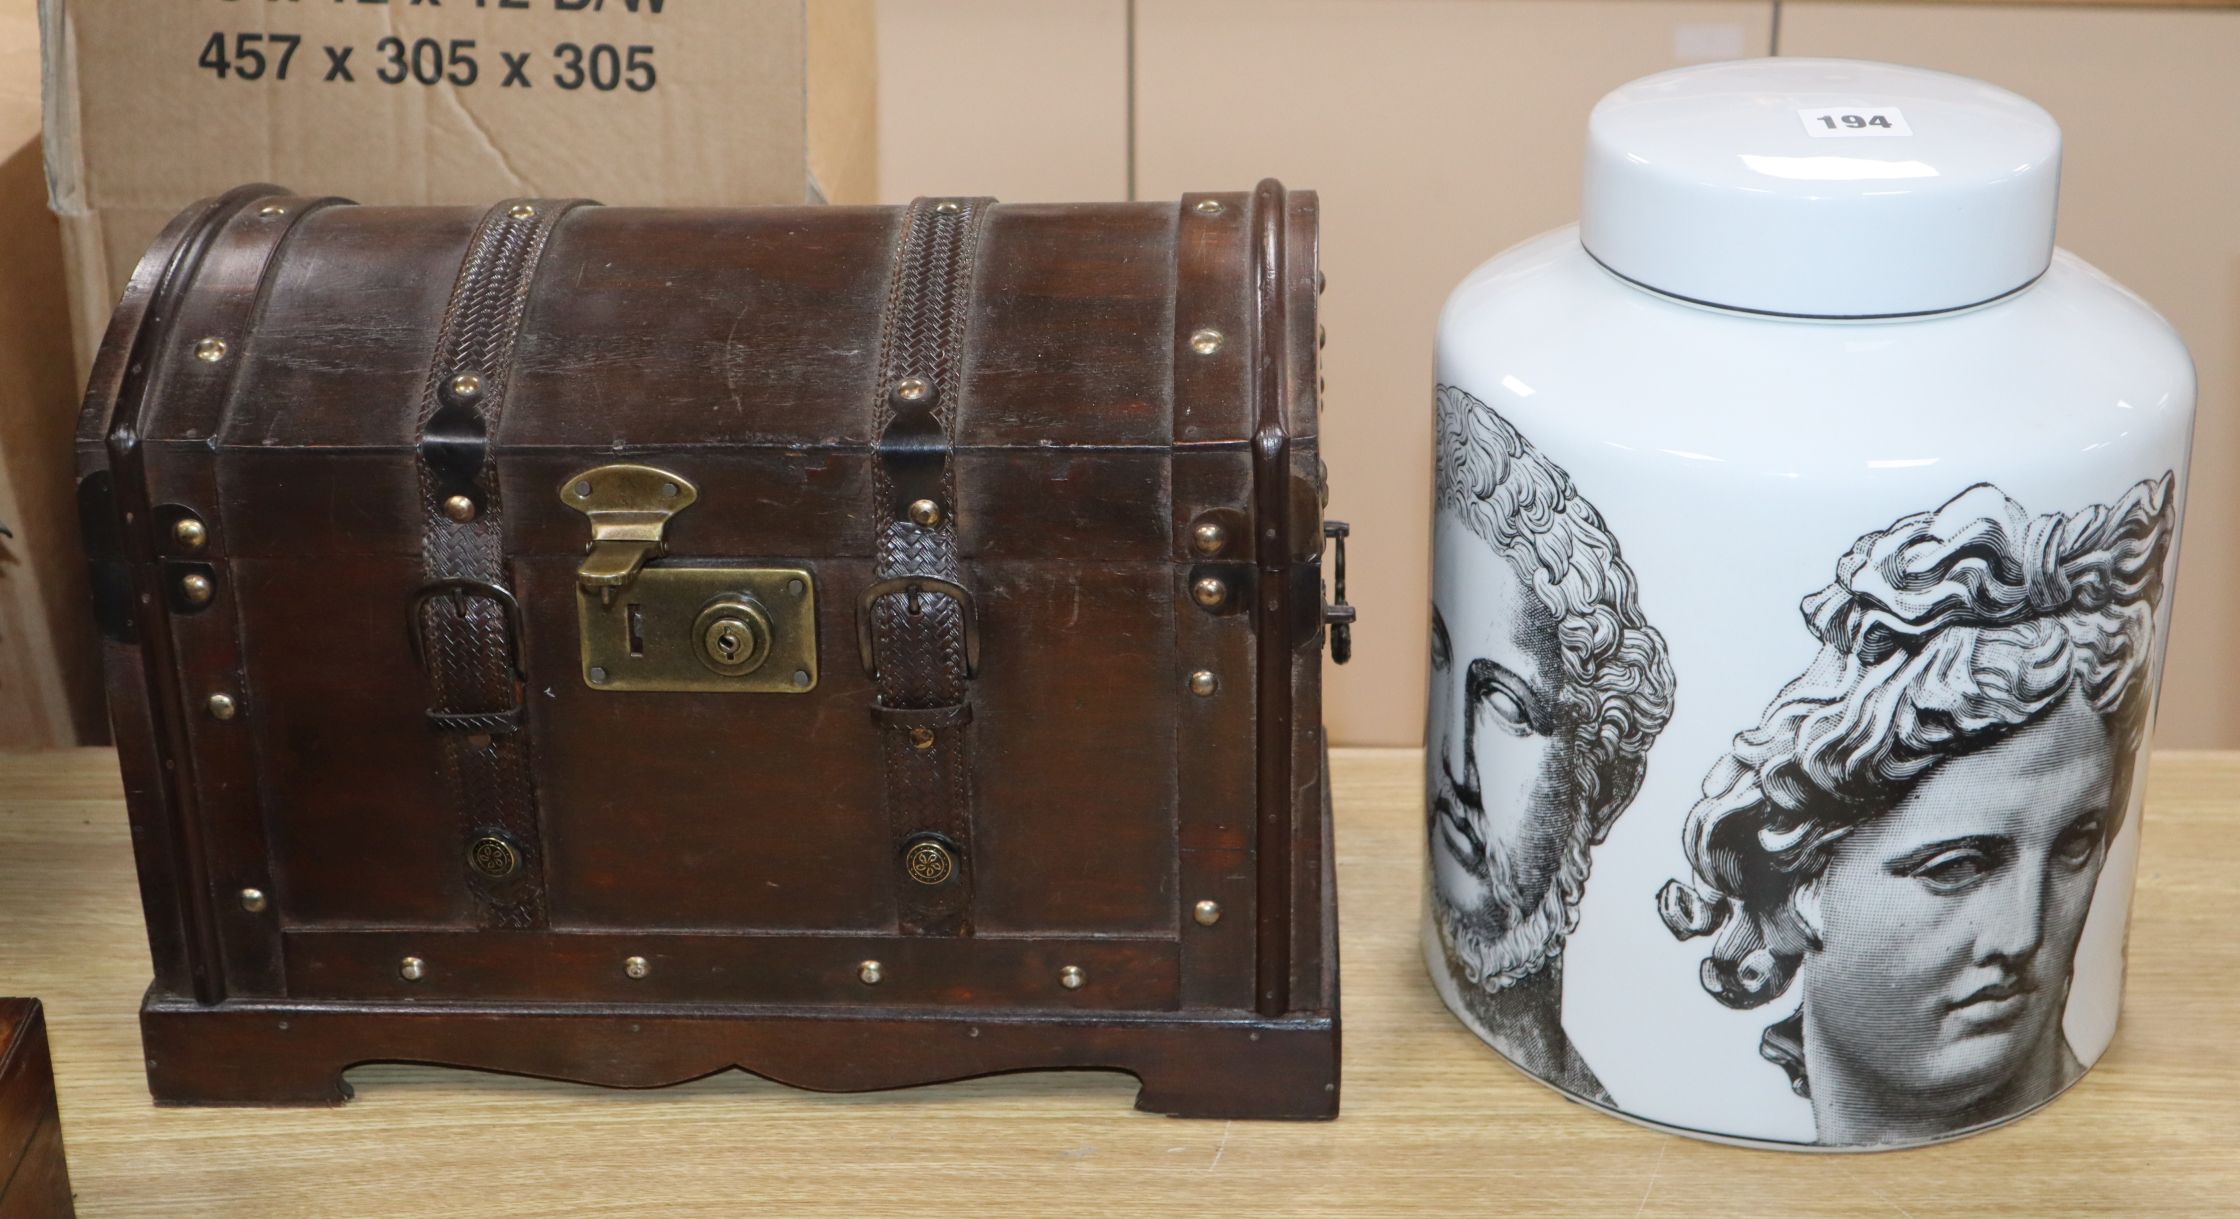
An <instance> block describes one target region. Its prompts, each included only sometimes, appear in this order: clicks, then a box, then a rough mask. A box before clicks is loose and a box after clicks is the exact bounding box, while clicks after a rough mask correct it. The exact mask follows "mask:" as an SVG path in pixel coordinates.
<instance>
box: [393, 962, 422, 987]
mask: <svg viewBox="0 0 2240 1219" xmlns="http://www.w3.org/2000/svg"><path fill="white" fill-rule="evenodd" d="M397 976H398V977H400V978H403V979H404V980H405V981H407V982H418V981H419V980H420V979H422V978H425V977H427V976H428V963H427V962H426V961H423V960H421V959H420V958H418V957H406V958H405V959H404V960H402V961H399V962H397Z"/></svg>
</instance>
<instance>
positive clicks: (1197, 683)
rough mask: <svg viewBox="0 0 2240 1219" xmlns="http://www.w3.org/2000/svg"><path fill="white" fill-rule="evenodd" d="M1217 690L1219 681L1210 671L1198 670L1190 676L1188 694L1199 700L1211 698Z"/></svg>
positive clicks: (1219, 687) (1219, 685) (1219, 684)
mask: <svg viewBox="0 0 2240 1219" xmlns="http://www.w3.org/2000/svg"><path fill="white" fill-rule="evenodd" d="M1219 689H1221V679H1220V678H1218V677H1215V676H1214V675H1213V670H1211V669H1200V670H1198V671H1197V672H1195V673H1192V674H1191V675H1190V693H1192V694H1195V695H1197V696H1198V697H1199V698H1212V697H1213V696H1214V692H1215V691H1218V690H1219Z"/></svg>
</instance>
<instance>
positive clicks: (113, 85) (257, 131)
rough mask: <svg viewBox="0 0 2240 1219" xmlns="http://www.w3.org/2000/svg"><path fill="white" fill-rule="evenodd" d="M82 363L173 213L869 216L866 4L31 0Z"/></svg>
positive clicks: (795, 0) (870, 78) (872, 110)
mask: <svg viewBox="0 0 2240 1219" xmlns="http://www.w3.org/2000/svg"><path fill="white" fill-rule="evenodd" d="M39 14H40V22H41V25H42V27H43V29H44V31H45V53H44V68H45V72H44V75H45V100H46V159H47V176H48V192H49V196H50V201H51V204H52V206H53V208H54V210H55V212H56V213H57V214H58V215H60V216H61V217H62V223H63V236H64V242H65V245H66V250H67V256H68V265H69V274H70V284H71V304H72V308H71V314H72V318H71V320H72V326H71V329H72V332H73V336H74V339H75V346H76V351H77V358H78V365H79V368H80V369H81V370H83V369H84V368H86V367H88V366H90V364H91V361H92V355H93V349H94V347H95V346H96V345H97V343H98V340H99V338H100V335H101V330H102V327H103V325H104V324H105V323H106V322H107V320H108V315H109V310H110V308H111V307H112V306H113V305H114V303H115V301H116V299H117V296H118V294H119V293H120V292H121V291H122V290H123V286H124V281H125V279H126V277H127V276H129V275H130V274H131V271H132V267H133V264H134V263H135V262H136V261H137V260H138V259H139V257H140V255H141V253H142V252H143V251H144V250H145V249H146V248H147V246H148V243H149V242H151V241H153V240H154V238H155V235H156V233H157V232H158V231H159V230H160V229H161V228H162V226H163V224H164V223H165V222H166V221H168V220H169V219H170V218H171V217H172V216H173V215H174V214H175V213H177V212H178V211H179V209H181V208H183V207H185V206H186V205H188V204H189V203H192V202H193V201H194V200H196V199H198V198H202V197H204V196H207V195H212V194H216V193H219V192H221V191H224V190H226V189H228V188H230V187H233V186H237V185H239V184H241V183H243V182H255V181H263V182H274V183H278V184H280V185H283V186H286V187H289V188H290V189H293V190H298V191H304V192H307V193H317V194H335V195H341V196H344V197H346V198H351V199H355V200H358V201H359V202H361V203H391V204H413V203H484V202H490V201H494V200H497V199H501V198H505V197H508V196H516V195H542V196H578V195H580V196H587V197H590V198H593V199H598V200H600V201H602V202H605V203H610V204H648V205H650V204H659V205H668V206H691V205H709V206H715V205H738V204H753V203H800V202H803V201H817V200H829V201H832V202H870V201H872V199H873V197H874V195H875V194H876V191H877V184H876V181H875V178H876V174H877V149H876V134H875V128H874V124H875V121H876V98H875V84H874V73H875V70H876V69H875V52H874V45H873V33H872V14H871V0H40V2H39Z"/></svg>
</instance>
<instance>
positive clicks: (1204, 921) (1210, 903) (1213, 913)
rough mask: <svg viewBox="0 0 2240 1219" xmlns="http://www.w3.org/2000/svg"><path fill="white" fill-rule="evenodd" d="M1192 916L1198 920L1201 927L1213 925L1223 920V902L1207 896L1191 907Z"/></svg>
mask: <svg viewBox="0 0 2240 1219" xmlns="http://www.w3.org/2000/svg"><path fill="white" fill-rule="evenodd" d="M1190 917H1191V918H1194V919H1196V920H1198V925H1199V926H1200V927H1211V926H1213V925H1214V924H1215V923H1218V922H1220V921H1221V903H1220V902H1217V901H1214V900H1213V899H1212V898H1207V899H1206V900H1204V901H1202V902H1199V903H1198V904H1197V905H1195V906H1192V907H1190Z"/></svg>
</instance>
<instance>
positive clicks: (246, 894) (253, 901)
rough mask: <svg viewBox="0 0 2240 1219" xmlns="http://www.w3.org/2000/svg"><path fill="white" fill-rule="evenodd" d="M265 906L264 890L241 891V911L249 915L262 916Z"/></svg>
mask: <svg viewBox="0 0 2240 1219" xmlns="http://www.w3.org/2000/svg"><path fill="white" fill-rule="evenodd" d="M265 904H266V903H265V900H264V890H262V889H243V890H242V891H241V908H242V909H243V910H246V911H248V912H249V913H251V914H263V913H264V908H265Z"/></svg>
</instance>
